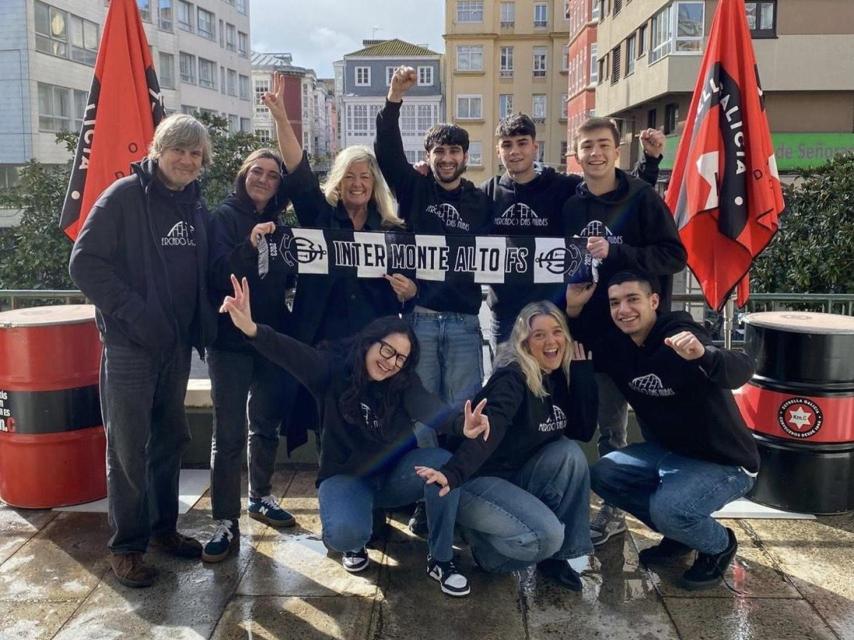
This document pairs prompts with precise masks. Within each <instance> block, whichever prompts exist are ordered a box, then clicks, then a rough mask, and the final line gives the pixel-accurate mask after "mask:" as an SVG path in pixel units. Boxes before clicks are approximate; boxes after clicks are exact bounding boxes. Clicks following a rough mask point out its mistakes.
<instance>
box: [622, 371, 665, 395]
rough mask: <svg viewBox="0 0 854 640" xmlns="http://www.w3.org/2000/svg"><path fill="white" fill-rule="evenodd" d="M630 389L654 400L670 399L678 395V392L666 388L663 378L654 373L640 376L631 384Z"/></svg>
mask: <svg viewBox="0 0 854 640" xmlns="http://www.w3.org/2000/svg"><path fill="white" fill-rule="evenodd" d="M629 389H631V390H632V391H635V392H637V393H640V394H641V395H644V396H650V397H652V398H670V397H672V396H675V395H676V392H675V391H674V390H673V389H669V388H667V387H665V386H664V383H663V382H662V381H661V378H659V377H658V376H657V375H655V374H654V373H648V374H647V375H645V376H638V377H637V378H635V379H634V380H632V381H631V382H630V383H629Z"/></svg>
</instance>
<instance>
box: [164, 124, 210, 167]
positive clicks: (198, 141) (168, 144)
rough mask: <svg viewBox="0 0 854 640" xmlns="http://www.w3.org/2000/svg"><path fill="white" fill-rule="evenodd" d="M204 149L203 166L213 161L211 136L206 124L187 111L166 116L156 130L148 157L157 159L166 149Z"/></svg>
mask: <svg viewBox="0 0 854 640" xmlns="http://www.w3.org/2000/svg"><path fill="white" fill-rule="evenodd" d="M199 147H201V149H202V166H205V167H207V166H208V165H209V164H210V163H211V156H212V152H211V138H210V136H209V135H208V130H207V127H205V125H203V124H202V123H201V122H199V121H198V120H196V119H195V118H194V117H193V116H190V115H187V114H185V113H173V114H172V115H171V116H169V117H168V118H164V119H163V120H161V121H160V124H159V125H157V129H156V130H155V131H154V139H153V140H152V141H151V146H150V147H149V149H148V157H149V159H151V160H157V159H159V158H160V156H161V154H162V153H163V152H164V151H165V150H166V149H198V148H199Z"/></svg>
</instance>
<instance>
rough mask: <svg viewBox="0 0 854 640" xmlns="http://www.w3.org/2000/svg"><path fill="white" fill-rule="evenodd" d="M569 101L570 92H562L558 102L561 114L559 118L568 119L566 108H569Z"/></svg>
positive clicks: (558, 109) (558, 110)
mask: <svg viewBox="0 0 854 640" xmlns="http://www.w3.org/2000/svg"><path fill="white" fill-rule="evenodd" d="M568 102H569V94H568V93H562V94H560V98H559V99H558V103H557V112H558V113H559V114H560V115H559V118H560V119H561V120H564V121H565V120H566V109H567V103H568Z"/></svg>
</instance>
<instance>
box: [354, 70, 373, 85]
mask: <svg viewBox="0 0 854 640" xmlns="http://www.w3.org/2000/svg"><path fill="white" fill-rule="evenodd" d="M355 73H356V86H357V87H369V86H371V68H370V67H356V69H355Z"/></svg>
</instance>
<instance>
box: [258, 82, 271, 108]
mask: <svg viewBox="0 0 854 640" xmlns="http://www.w3.org/2000/svg"><path fill="white" fill-rule="evenodd" d="M269 90H270V81H269V80H267V79H264V80H256V81H255V114H256V115H265V116H266V115H269V112H268V111H267V107H265V106H264V103H263V102H262V101H261V98H262V97H263V95H264V94H265V93H267V92H268V91H269Z"/></svg>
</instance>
